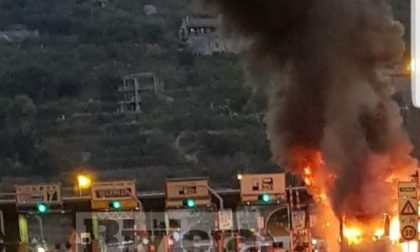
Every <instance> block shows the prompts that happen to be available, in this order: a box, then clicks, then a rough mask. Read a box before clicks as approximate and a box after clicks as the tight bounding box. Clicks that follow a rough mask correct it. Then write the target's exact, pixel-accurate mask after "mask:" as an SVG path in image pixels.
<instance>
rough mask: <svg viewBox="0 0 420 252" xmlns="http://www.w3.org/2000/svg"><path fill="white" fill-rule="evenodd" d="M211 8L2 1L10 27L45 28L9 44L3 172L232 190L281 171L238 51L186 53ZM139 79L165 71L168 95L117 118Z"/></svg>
mask: <svg viewBox="0 0 420 252" xmlns="http://www.w3.org/2000/svg"><path fill="white" fill-rule="evenodd" d="M145 4H153V5H154V6H155V7H156V9H157V14H156V15H146V14H145V13H144V11H143V8H144V5H145ZM201 12H202V9H201V8H200V7H197V5H196V4H192V1H173V0H171V1H150V2H146V1H139V0H128V1H108V2H107V3H106V6H105V7H100V6H98V5H97V4H96V1H83V0H65V1H53V0H39V1H38V0H37V1H33V0H19V1H15V0H2V1H1V2H0V28H1V29H2V30H4V31H8V30H11V29H16V28H15V27H19V29H22V28H21V27H24V29H26V30H28V31H38V33H39V36H37V37H31V38H28V39H25V40H23V41H17V42H16V41H15V42H11V43H10V42H9V43H1V44H0V54H1V55H2V57H1V61H0V92H1V94H2V95H3V97H4V99H2V100H1V101H0V102H1V103H2V104H4V106H1V107H2V110H3V111H1V112H2V113H1V114H0V115H1V116H2V117H4V118H5V119H6V117H7V119H6V120H4V123H3V125H1V126H2V128H3V129H5V131H4V133H5V134H2V138H1V139H2V142H3V141H5V143H6V141H7V143H8V144H6V145H4V146H7V147H6V151H5V152H4V153H2V154H1V156H0V157H1V159H0V169H1V171H2V175H3V176H23V175H24V176H34V179H35V176H36V177H40V176H41V177H44V178H46V179H47V180H48V179H54V178H56V177H57V176H59V177H61V178H62V179H63V182H65V183H66V182H68V181H67V180H68V174H71V173H72V172H73V171H75V170H80V169H88V170H94V171H96V173H97V175H98V176H101V177H109V178H114V177H120V178H134V177H136V178H137V179H138V181H139V185H140V187H142V188H145V189H156V186H158V188H157V189H160V188H159V187H160V186H161V184H160V182H162V181H163V179H164V178H165V177H175V176H210V177H214V178H217V180H216V182H217V183H218V185H220V186H229V185H230V183H231V182H232V180H234V178H235V177H236V176H235V175H236V173H237V172H238V171H245V170H248V171H252V170H256V169H258V170H272V169H273V168H272V166H271V164H270V162H269V151H268V147H267V142H266V140H265V133H264V123H263V110H264V106H265V105H264V96H263V95H261V94H259V93H255V92H253V91H252V90H251V89H250V88H249V87H247V86H246V85H244V82H245V81H244V76H243V72H242V68H241V64H240V62H239V61H238V58H237V56H234V55H228V54H225V55H215V56H209V57H201V56H193V55H191V54H189V53H186V52H179V51H178V50H177V45H178V38H177V32H178V27H179V25H180V22H181V19H182V17H183V16H184V15H187V14H189V15H191V14H196V13H198V14H202V13H201ZM137 72H154V73H155V74H157V75H158V76H159V78H160V79H161V80H163V82H164V85H165V89H164V91H163V93H162V94H161V95H158V96H154V95H150V96H145V100H144V101H143V103H144V106H143V111H142V112H141V113H139V114H119V113H116V111H117V105H118V104H117V102H118V97H117V87H118V85H121V84H122V78H123V77H124V76H125V75H127V74H131V73H137ZM6 104H7V105H6ZM15 111H18V113H16V112H15ZM19 113H20V114H19ZM18 114H19V115H18ZM28 119H30V120H28ZM2 121H3V120H2ZM20 124H22V125H20ZM16 125H20V126H19V127H16ZM18 128H19V129H18ZM6 129H7V130H6ZM2 132H3V131H2Z"/></svg>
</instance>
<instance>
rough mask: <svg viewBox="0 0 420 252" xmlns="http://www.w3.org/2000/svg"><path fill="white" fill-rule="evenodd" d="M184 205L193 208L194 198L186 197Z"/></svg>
mask: <svg viewBox="0 0 420 252" xmlns="http://www.w3.org/2000/svg"><path fill="white" fill-rule="evenodd" d="M185 205H186V206H187V207H189V208H193V207H195V200H194V199H191V198H189V199H186V200H185Z"/></svg>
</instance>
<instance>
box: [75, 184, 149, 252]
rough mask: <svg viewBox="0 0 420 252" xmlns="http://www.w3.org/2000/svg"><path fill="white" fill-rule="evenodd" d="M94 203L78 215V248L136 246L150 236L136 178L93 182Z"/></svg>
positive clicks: (126, 247)
mask: <svg viewBox="0 0 420 252" xmlns="http://www.w3.org/2000/svg"><path fill="white" fill-rule="evenodd" d="M90 205H91V211H90V212H83V213H79V214H78V217H77V218H76V219H77V223H76V230H77V240H78V242H77V243H78V251H92V250H93V251H98V250H99V251H101V250H103V249H105V248H106V249H107V250H112V249H114V250H115V249H117V250H118V249H122V250H124V249H129V250H130V249H131V250H133V249H134V247H135V246H137V244H138V243H139V242H142V241H143V240H144V239H143V238H144V237H145V236H146V237H147V234H145V231H146V230H145V227H144V224H145V215H144V213H143V211H142V205H141V202H140V201H139V200H138V198H137V195H136V184H135V181H110V182H96V183H93V184H92V186H91V197H90Z"/></svg>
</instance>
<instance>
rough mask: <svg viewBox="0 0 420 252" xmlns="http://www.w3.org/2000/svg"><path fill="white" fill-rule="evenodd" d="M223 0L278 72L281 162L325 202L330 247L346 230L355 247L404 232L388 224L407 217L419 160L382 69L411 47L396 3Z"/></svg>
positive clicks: (256, 58) (272, 79)
mask: <svg viewBox="0 0 420 252" xmlns="http://www.w3.org/2000/svg"><path fill="white" fill-rule="evenodd" d="M217 3H218V4H219V5H220V7H221V10H222V12H223V15H224V19H225V21H226V23H229V26H230V27H229V28H230V30H236V31H237V32H238V33H240V34H242V35H244V37H246V38H247V39H249V40H250V45H249V48H248V49H249V55H250V57H249V59H251V60H252V61H251V62H250V63H251V64H250V65H249V66H250V67H253V68H255V70H256V71H255V72H256V73H261V74H263V76H264V79H265V78H266V77H268V79H269V85H265V86H264V88H266V89H267V91H268V92H267V93H268V94H269V97H268V103H269V104H268V109H269V110H268V112H267V136H268V140H269V142H270V148H271V152H272V155H273V160H274V161H275V162H277V164H278V165H279V166H281V167H287V168H288V170H289V171H290V172H292V173H294V174H296V175H297V176H299V177H300V178H302V180H303V182H304V183H305V185H306V187H307V189H308V192H309V193H310V194H311V195H313V198H314V200H315V202H316V204H317V211H318V215H319V216H317V218H316V219H317V221H319V224H318V225H319V226H318V227H316V228H321V227H324V226H327V225H325V223H330V226H329V227H328V228H323V229H322V230H321V231H322V232H324V233H323V236H324V237H326V239H329V240H328V241H327V242H328V244H329V245H330V242H331V243H334V242H335V243H337V240H338V239H337V238H338V237H337V236H339V235H343V236H344V237H347V238H348V239H347V240H348V241H349V242H350V243H352V244H356V243H364V241H365V240H366V242H367V241H369V242H372V239H383V237H384V236H388V235H389V236H390V237H391V236H392V237H394V236H396V234H394V231H393V230H385V227H384V223H382V222H381V221H383V220H382V219H383V216H384V215H385V214H390V215H396V214H397V205H398V204H397V201H398V197H397V188H398V187H397V183H398V181H408V180H409V179H410V175H411V174H412V173H413V172H414V171H415V169H416V168H417V167H416V165H417V161H416V160H415V159H414V158H413V157H411V156H410V153H411V152H412V144H411V143H410V140H409V138H408V136H407V134H406V133H405V131H404V129H403V128H402V122H403V120H402V118H401V116H400V109H399V105H398V104H397V103H396V102H395V100H394V99H393V98H392V95H393V92H394V87H393V86H392V83H391V82H390V81H388V80H385V79H383V78H382V77H381V74H379V73H380V72H383V70H384V67H385V65H387V64H393V62H396V61H398V60H399V59H400V58H401V56H402V55H403V53H404V49H405V46H404V40H403V35H404V27H403V26H402V25H401V23H399V22H398V21H396V20H395V19H394V17H393V14H392V9H391V8H390V6H389V5H388V3H387V1H385V0H352V1H349V0H319V1H260V0H248V1H242V0H230V1H217ZM238 6H241V8H238ZM331 17H334V18H331ZM361 21H362V22H361ZM291 27H293V28H292V29H291ZM303 41H304V42H303ZM416 65H418V64H416ZM251 72H252V71H251ZM413 72H416V71H413ZM344 216H345V217H346V218H347V220H346V221H347V222H346V223H345V225H344V224H343V223H340V221H342V220H341V219H342V218H343V217H344ZM390 222H392V221H390ZM338 223H339V224H338ZM340 224H343V225H340ZM389 226H393V225H392V224H391V223H390V224H389ZM394 226H396V224H395V223H394ZM343 228H344V230H342V229H343ZM388 232H389V234H388ZM391 233H392V234H391ZM398 233H399V230H398ZM340 238H342V237H340ZM361 245H363V244H361ZM337 246H339V244H338V245H337ZM331 251H341V250H340V249H339V248H338V247H337V248H334V249H331ZM368 251H369V252H374V251H375V252H383V251H384V249H383V248H379V249H377V248H374V249H370V250H368Z"/></svg>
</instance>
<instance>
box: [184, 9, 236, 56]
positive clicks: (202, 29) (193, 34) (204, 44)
mask: <svg viewBox="0 0 420 252" xmlns="http://www.w3.org/2000/svg"><path fill="white" fill-rule="evenodd" d="M221 27H222V22H221V16H218V17H189V16H186V17H184V18H183V19H182V24H181V27H180V28H179V31H178V35H179V39H180V40H181V43H182V44H183V46H184V47H185V48H186V49H187V50H190V51H191V52H192V53H194V54H199V55H212V54H214V53H222V52H225V51H227V49H228V47H227V44H226V40H225V39H224V38H223V37H222V32H221Z"/></svg>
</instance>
